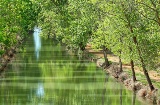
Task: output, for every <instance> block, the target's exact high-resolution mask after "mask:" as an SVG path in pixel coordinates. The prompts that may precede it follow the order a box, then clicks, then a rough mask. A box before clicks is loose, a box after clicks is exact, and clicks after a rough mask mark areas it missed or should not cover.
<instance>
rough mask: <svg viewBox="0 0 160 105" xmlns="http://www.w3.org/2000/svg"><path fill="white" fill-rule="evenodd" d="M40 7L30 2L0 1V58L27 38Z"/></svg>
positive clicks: (22, 0)
mask: <svg viewBox="0 0 160 105" xmlns="http://www.w3.org/2000/svg"><path fill="white" fill-rule="evenodd" d="M39 12H40V6H39V4H38V2H32V1H30V0H1V1H0V56H1V55H2V54H3V53H4V52H5V51H6V50H7V49H8V48H10V47H11V46H15V44H16V43H17V42H18V40H22V39H23V38H25V37H27V36H28V33H29V31H30V30H32V29H33V27H34V26H35V25H36V23H37V18H38V13H39Z"/></svg>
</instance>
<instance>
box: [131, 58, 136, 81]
mask: <svg viewBox="0 0 160 105" xmlns="http://www.w3.org/2000/svg"><path fill="white" fill-rule="evenodd" d="M130 64H131V70H132V75H133V76H132V78H133V82H135V81H137V79H136V74H135V70H134V62H133V60H132V59H131V61H130Z"/></svg>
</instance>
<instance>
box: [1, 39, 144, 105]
mask: <svg viewBox="0 0 160 105" xmlns="http://www.w3.org/2000/svg"><path fill="white" fill-rule="evenodd" d="M24 49H25V51H24V52H23V53H19V54H17V55H16V59H14V60H13V61H12V62H11V63H10V64H9V66H8V68H7V70H6V72H5V73H3V78H1V80H0V105H144V103H142V102H140V101H138V100H137V99H136V96H135V95H134V94H133V93H132V92H130V91H128V90H126V89H125V88H124V87H123V86H122V85H121V84H119V83H118V82H116V80H114V79H113V78H111V77H109V76H108V75H107V74H105V73H104V72H103V71H102V70H101V69H99V68H97V67H96V65H95V64H94V63H91V62H89V61H88V60H78V57H76V56H73V55H69V54H67V52H66V51H65V47H64V46H61V45H60V44H57V43H54V42H53V41H50V40H43V41H42V47H41V51H40V56H39V59H38V60H37V59H36V56H35V52H34V43H33V39H32V38H31V39H30V41H27V42H26V43H25V45H24ZM145 105H147V104H146V103H145Z"/></svg>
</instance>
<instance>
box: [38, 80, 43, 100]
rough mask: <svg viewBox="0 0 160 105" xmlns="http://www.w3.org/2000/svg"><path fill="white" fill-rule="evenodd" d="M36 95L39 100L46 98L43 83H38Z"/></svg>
mask: <svg viewBox="0 0 160 105" xmlns="http://www.w3.org/2000/svg"><path fill="white" fill-rule="evenodd" d="M36 95H37V96H38V97H39V98H42V97H43V96H44V86H43V83H38V87H37V91H36Z"/></svg>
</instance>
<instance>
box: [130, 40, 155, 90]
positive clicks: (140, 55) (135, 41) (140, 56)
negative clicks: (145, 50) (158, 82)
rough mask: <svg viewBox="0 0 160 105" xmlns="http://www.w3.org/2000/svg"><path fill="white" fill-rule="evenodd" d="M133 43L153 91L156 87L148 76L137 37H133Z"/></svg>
mask: <svg viewBox="0 0 160 105" xmlns="http://www.w3.org/2000/svg"><path fill="white" fill-rule="evenodd" d="M133 41H134V44H135V45H136V48H137V51H138V55H139V58H140V61H141V65H142V68H143V72H144V75H145V76H146V79H147V82H148V84H149V87H150V89H151V91H153V90H154V89H155V88H154V86H153V85H152V81H151V79H150V77H149V74H148V71H147V69H146V65H145V63H144V60H143V57H142V54H141V51H140V48H139V46H138V42H137V38H136V37H133Z"/></svg>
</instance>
